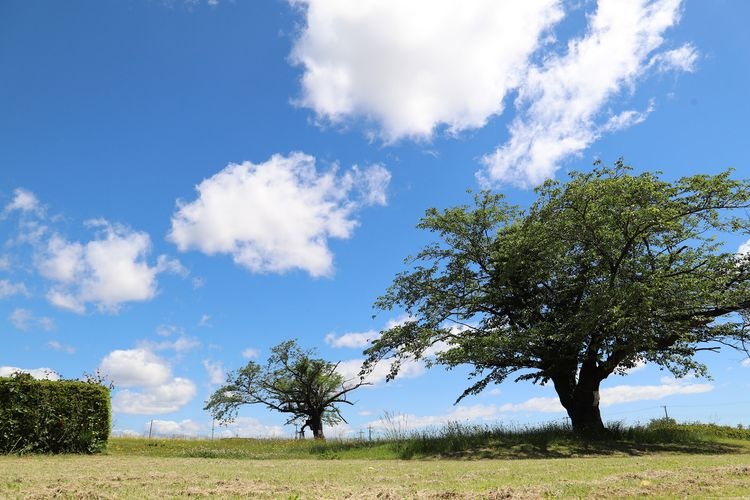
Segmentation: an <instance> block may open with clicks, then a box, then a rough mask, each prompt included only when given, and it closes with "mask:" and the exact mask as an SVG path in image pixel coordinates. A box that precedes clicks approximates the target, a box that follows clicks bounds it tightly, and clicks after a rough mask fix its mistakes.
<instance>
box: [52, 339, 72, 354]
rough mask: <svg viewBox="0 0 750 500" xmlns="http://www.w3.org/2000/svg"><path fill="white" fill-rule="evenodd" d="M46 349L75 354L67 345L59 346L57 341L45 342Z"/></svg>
mask: <svg viewBox="0 0 750 500" xmlns="http://www.w3.org/2000/svg"><path fill="white" fill-rule="evenodd" d="M47 347H49V348H50V349H54V350H55V351H61V352H64V353H67V354H75V352H76V348H75V347H73V346H70V345H67V344H61V343H60V342H58V341H57V340H50V341H49V342H47Z"/></svg>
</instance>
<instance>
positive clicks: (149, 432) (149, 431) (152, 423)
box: [148, 418, 154, 439]
mask: <svg viewBox="0 0 750 500" xmlns="http://www.w3.org/2000/svg"><path fill="white" fill-rule="evenodd" d="M153 429H154V419H153V418H152V419H151V424H150V425H149V426H148V438H149V439H151V431H152V430H153Z"/></svg>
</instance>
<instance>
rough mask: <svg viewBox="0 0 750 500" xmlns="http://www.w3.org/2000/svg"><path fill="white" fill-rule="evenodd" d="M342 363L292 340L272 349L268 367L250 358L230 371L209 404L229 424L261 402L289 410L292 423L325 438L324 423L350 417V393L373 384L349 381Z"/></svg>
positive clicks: (272, 407)
mask: <svg viewBox="0 0 750 500" xmlns="http://www.w3.org/2000/svg"><path fill="white" fill-rule="evenodd" d="M337 368H338V363H331V362H329V361H326V360H324V359H319V358H315V357H314V351H312V350H302V349H301V348H300V347H299V346H298V345H297V343H296V341H294V340H288V341H286V342H282V343H281V344H279V345H277V346H276V347H274V348H273V349H272V350H271V356H269V358H268V362H267V363H266V365H265V366H261V365H259V364H258V363H255V362H253V361H250V362H249V363H247V365H245V366H244V367H243V368H241V369H239V370H237V371H235V372H233V373H230V374H229V375H228V376H227V383H226V384H225V385H223V386H222V387H219V388H218V389H217V390H216V391H215V392H214V393H213V394H212V395H211V397H210V398H209V400H208V401H207V402H206V406H205V408H204V409H205V410H208V411H210V412H211V414H212V415H213V417H214V418H215V419H216V420H218V421H219V422H220V423H228V422H231V421H232V420H234V418H235V417H236V416H237V411H238V410H239V408H240V407H241V406H243V405H247V404H261V405H263V406H266V407H267V408H269V409H271V410H274V411H278V412H281V413H288V414H289V415H290V417H289V419H288V420H287V424H290V423H299V424H302V429H303V430H304V428H305V427H309V428H310V430H311V431H312V433H313V436H314V437H315V438H318V439H324V434H323V424H328V425H335V424H337V423H339V422H342V421H343V422H346V420H344V417H343V415H341V411H340V409H339V405H340V404H349V405H351V404H353V403H352V402H351V401H349V400H348V399H347V395H348V394H349V393H350V392H351V391H353V390H354V389H357V388H358V387H361V386H363V385H367V383H366V382H364V381H363V379H362V378H356V379H354V380H346V379H345V378H344V376H343V375H342V374H341V373H339V372H338V371H337Z"/></svg>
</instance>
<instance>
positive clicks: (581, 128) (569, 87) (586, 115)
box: [479, 0, 684, 186]
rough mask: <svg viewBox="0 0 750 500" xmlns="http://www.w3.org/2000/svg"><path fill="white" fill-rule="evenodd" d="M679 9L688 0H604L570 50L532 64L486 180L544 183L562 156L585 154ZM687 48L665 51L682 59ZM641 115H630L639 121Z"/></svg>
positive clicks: (489, 182) (484, 176)
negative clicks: (613, 104)
mask: <svg viewBox="0 0 750 500" xmlns="http://www.w3.org/2000/svg"><path fill="white" fill-rule="evenodd" d="M679 14H680V0H654V1H647V0H640V1H629V2H621V1H619V0H600V1H599V2H598V6H597V10H596V12H595V13H594V14H593V15H591V16H590V17H589V25H588V31H587V33H586V34H585V36H583V37H581V38H578V39H575V40H571V41H570V42H569V43H568V50H567V53H566V54H564V55H562V56H557V55H552V56H550V57H548V58H546V59H545V60H544V62H543V63H542V65H541V66H539V67H536V66H535V67H531V68H529V71H528V73H527V74H526V78H525V79H524V82H523V85H522V86H521V87H520V90H519V98H518V101H517V106H518V107H519V115H518V116H516V118H515V119H514V121H513V122H512V124H511V125H510V133H511V137H510V139H509V140H508V141H507V142H506V143H505V144H504V145H502V146H501V147H499V148H498V149H497V150H495V152H494V153H492V154H489V155H486V156H485V157H484V158H483V160H482V161H483V163H484V165H485V167H486V170H485V171H484V172H482V173H481V174H480V176H479V177H480V180H481V181H482V182H483V183H484V184H487V185H492V184H496V183H504V182H509V183H513V184H516V185H520V186H528V185H535V184H539V183H540V182H542V181H543V180H544V179H546V178H547V177H551V176H552V175H553V174H554V172H555V171H556V170H557V168H559V164H560V162H561V161H563V160H564V159H566V158H568V157H570V156H575V155H578V154H580V153H581V152H582V151H583V150H584V149H585V148H587V147H588V146H589V145H590V144H591V143H592V142H594V141H595V140H596V139H598V138H599V136H600V135H601V134H602V133H603V132H606V131H608V125H607V123H609V130H612V129H613V125H612V122H607V121H606V119H605V124H604V126H602V125H600V119H601V114H602V110H603V109H604V107H605V106H606V105H607V104H608V103H610V102H611V101H612V100H613V98H614V97H616V96H618V95H620V94H622V93H623V92H624V91H629V90H630V91H632V89H633V88H634V86H635V84H636V82H637V80H638V79H639V78H640V77H642V76H643V75H644V73H645V72H646V70H647V69H649V66H650V65H649V61H648V58H649V56H650V55H651V54H652V53H653V52H654V51H655V50H656V49H658V48H659V47H660V46H661V45H662V44H663V43H664V38H663V34H664V32H665V31H666V30H667V29H668V28H670V27H672V26H674V25H675V24H676V23H677V22H678V20H679ZM679 54H681V53H673V54H672V55H671V56H667V55H663V56H662V59H663V60H664V61H667V60H669V61H673V62H674V61H677V60H678V59H679V58H680V55H679ZM653 57H658V55H656V56H653ZM683 59H684V56H683ZM672 66H673V68H679V65H677V64H673V65H672ZM679 69H682V68H679ZM636 116H638V115H637V114H636V115H632V116H631V117H630V119H629V120H624V122H625V123H628V124H632V123H637V122H638V121H639V120H638V119H636V120H633V117H636ZM605 118H606V117H605ZM639 119H640V118H639ZM615 121H617V119H615ZM621 121H622V120H621ZM621 125H622V124H621ZM614 128H616V127H614Z"/></svg>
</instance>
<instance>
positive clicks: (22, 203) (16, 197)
mask: <svg viewBox="0 0 750 500" xmlns="http://www.w3.org/2000/svg"><path fill="white" fill-rule="evenodd" d="M15 210H18V211H20V212H34V213H36V214H37V215H41V214H42V213H43V210H42V206H41V204H40V203H39V200H38V199H37V197H36V195H35V194H34V193H32V192H31V191H27V190H26V189H23V188H18V189H16V190H15V191H13V200H12V201H11V202H10V203H8V204H7V205H5V209H4V210H3V213H4V214H8V213H10V212H13V211H15Z"/></svg>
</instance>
